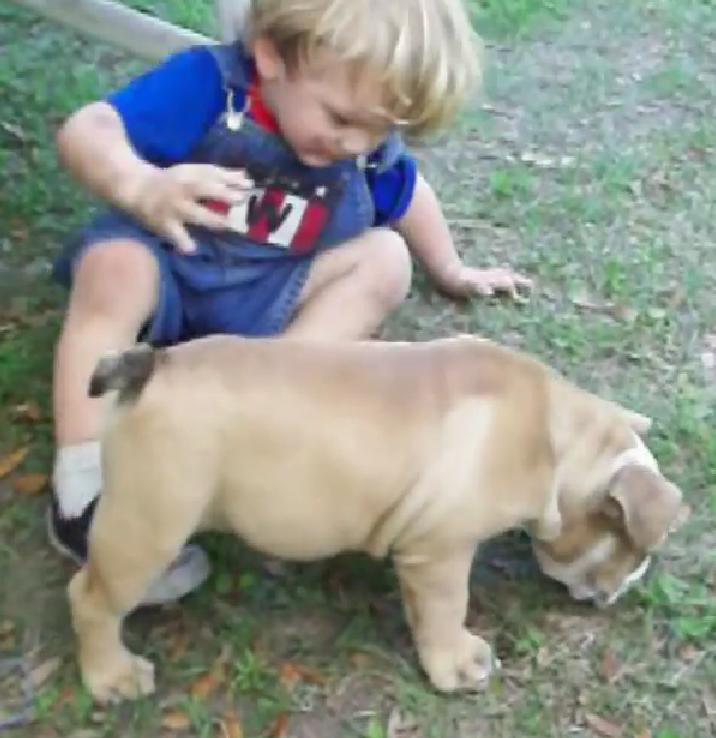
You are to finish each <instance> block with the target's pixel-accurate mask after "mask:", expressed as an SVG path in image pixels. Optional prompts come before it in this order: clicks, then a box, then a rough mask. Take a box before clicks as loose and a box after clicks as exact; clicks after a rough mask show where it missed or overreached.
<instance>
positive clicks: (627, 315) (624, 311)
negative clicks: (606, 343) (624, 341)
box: [610, 305, 639, 323]
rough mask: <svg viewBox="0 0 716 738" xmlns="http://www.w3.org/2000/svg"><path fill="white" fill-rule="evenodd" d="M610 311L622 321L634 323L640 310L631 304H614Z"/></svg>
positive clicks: (616, 318)
mask: <svg viewBox="0 0 716 738" xmlns="http://www.w3.org/2000/svg"><path fill="white" fill-rule="evenodd" d="M610 312H611V315H612V318H614V320H618V321H620V322H621V323H633V322H634V321H635V320H636V319H637V318H638V317H639V311H638V310H636V309H635V308H633V307H630V306H629V305H614V306H612V309H611V311H610Z"/></svg>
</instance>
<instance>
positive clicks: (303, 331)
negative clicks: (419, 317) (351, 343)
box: [286, 228, 412, 339]
mask: <svg viewBox="0 0 716 738" xmlns="http://www.w3.org/2000/svg"><path fill="white" fill-rule="evenodd" d="M411 271H412V270H411V260H410V254H409V253H408V249H407V246H406V245H405V242H404V241H403V239H402V238H401V237H400V235H398V234H397V233H395V232H394V231H391V230H388V229H387V228H373V229H370V230H368V231H366V233H364V234H362V235H361V236H359V237H358V238H356V239H354V240H353V241H351V242H350V243H347V244H345V245H344V246H341V247H340V248H337V249H333V250H330V251H326V252H325V253H323V254H321V255H320V256H319V257H318V258H317V259H316V262H315V264H314V265H313V268H312V269H311V273H310V274H309V277H308V280H307V281H306V284H305V286H304V288H303V291H302V293H301V296H300V298H299V301H298V307H297V309H296V314H295V316H294V318H293V320H292V321H291V323H290V324H289V326H288V328H287V329H286V334H287V335H293V336H299V335H300V336H310V337H315V338H349V339H350V338H368V337H369V336H370V335H371V334H372V333H373V331H375V330H376V329H377V328H378V327H379V326H380V325H381V323H382V322H383V321H384V320H385V318H386V317H387V316H388V314H389V313H390V312H391V311H392V310H393V309H394V308H396V307H397V306H398V305H400V303H401V302H403V300H404V299H405V297H406V295H407V294H408V290H409V289H410V280H411Z"/></svg>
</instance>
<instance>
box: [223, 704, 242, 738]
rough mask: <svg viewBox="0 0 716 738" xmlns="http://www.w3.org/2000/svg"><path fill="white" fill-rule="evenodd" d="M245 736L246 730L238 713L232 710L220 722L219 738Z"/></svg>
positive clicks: (239, 737) (240, 737)
mask: <svg viewBox="0 0 716 738" xmlns="http://www.w3.org/2000/svg"><path fill="white" fill-rule="evenodd" d="M243 736H244V729H243V728H242V727H241V721H240V720H239V716H238V715H237V714H236V712H234V711H233V710H232V711H230V712H228V713H227V714H226V715H225V716H224V717H223V718H222V719H221V720H219V738H243Z"/></svg>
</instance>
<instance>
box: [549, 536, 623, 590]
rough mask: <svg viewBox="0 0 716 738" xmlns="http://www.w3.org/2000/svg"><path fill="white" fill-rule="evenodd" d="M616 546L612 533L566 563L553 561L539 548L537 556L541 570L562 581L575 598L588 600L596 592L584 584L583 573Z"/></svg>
mask: <svg viewBox="0 0 716 738" xmlns="http://www.w3.org/2000/svg"><path fill="white" fill-rule="evenodd" d="M616 546H617V541H616V538H614V536H612V535H605V536H603V537H602V538H600V539H599V540H598V541H597V542H596V543H595V544H594V545H593V546H592V547H591V548H589V549H587V550H586V551H585V552H584V553H583V554H582V555H581V556H580V557H579V558H578V559H575V560H574V561H570V562H569V563H567V564H565V563H563V562H561V561H555V560H554V559H553V558H551V557H550V556H548V555H547V554H546V553H544V552H543V551H541V550H540V549H537V558H538V559H539V562H540V566H541V567H542V571H544V573H545V574H547V576H549V577H552V579H556V580H557V581H558V582H562V584H564V585H565V586H566V587H567V589H569V593H570V595H571V596H572V597H573V598H574V599H575V600H590V599H592V598H593V597H594V596H595V595H596V594H597V593H596V592H595V591H594V590H593V589H592V588H591V587H588V586H587V585H586V584H585V581H584V580H585V575H586V574H587V572H588V571H590V570H591V569H593V568H594V567H596V566H599V565H600V564H602V563H604V562H605V561H606V560H607V559H608V558H609V557H610V556H611V555H612V554H613V553H614V549H615V548H616Z"/></svg>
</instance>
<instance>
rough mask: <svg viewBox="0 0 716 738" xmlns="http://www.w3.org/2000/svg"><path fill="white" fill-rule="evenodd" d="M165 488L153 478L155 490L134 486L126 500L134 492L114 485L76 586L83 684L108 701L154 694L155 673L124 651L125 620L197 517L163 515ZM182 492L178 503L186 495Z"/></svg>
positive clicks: (187, 512) (184, 512) (72, 590)
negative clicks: (158, 486)
mask: <svg viewBox="0 0 716 738" xmlns="http://www.w3.org/2000/svg"><path fill="white" fill-rule="evenodd" d="M115 481H118V480H112V482H115ZM124 481H127V480H124ZM132 481H133V482H134V483H135V485H136V484H137V482H138V480H137V479H136V477H135V479H133V480H132ZM158 481H160V480H158V479H157V478H156V477H154V478H153V479H151V482H152V487H153V488H150V487H149V486H147V488H146V489H145V490H142V488H141V485H137V486H134V487H133V488H131V494H122V493H125V492H128V491H129V488H127V487H122V486H120V487H116V486H113V484H109V485H107V486H106V488H105V492H104V494H103V495H102V497H101V498H100V501H99V503H98V505H97V510H96V513H95V518H94V521H93V524H92V529H91V531H90V537H89V552H88V558H87V563H86V564H85V566H84V567H83V568H82V569H81V570H80V571H79V572H78V573H77V574H76V575H75V576H74V577H73V578H72V580H71V582H70V584H69V598H70V607H71V611H72V624H73V627H74V630H75V632H76V634H77V637H78V640H79V661H80V669H81V672H82V679H83V681H84V683H85V685H86V686H87V688H88V689H89V691H90V692H91V693H92V695H93V697H95V699H97V700H98V701H100V702H107V701H117V700H120V699H123V698H134V697H138V696H140V695H146V694H150V693H151V692H153V691H154V667H153V665H152V663H151V662H149V661H147V660H146V659H143V658H141V657H139V656H136V655H134V654H133V653H131V652H130V651H129V650H128V649H127V648H126V647H125V646H124V643H123V642H122V635H121V627H122V620H123V618H124V616H125V615H126V614H127V613H128V612H130V611H131V610H133V609H134V608H135V607H136V606H137V605H138V604H139V603H140V601H141V599H142V597H143V595H144V594H145V592H146V591H147V588H148V586H149V584H150V583H151V582H152V581H153V580H154V578H155V577H157V576H158V575H159V574H160V573H161V572H162V571H164V569H165V568H166V567H167V566H168V565H169V564H170V562H171V561H172V560H173V559H174V558H175V557H176V555H177V553H178V552H179V550H180V548H181V546H182V545H183V544H184V542H185V541H186V539H187V538H188V537H189V535H190V534H191V533H192V531H193V530H194V527H195V524H196V517H197V516H196V514H195V513H194V512H193V511H192V510H191V509H188V508H185V509H178V508H181V507H182V506H181V505H176V506H175V509H173V510H166V511H165V512H166V515H163V513H162V510H161V507H163V506H162V505H161V504H159V505H158V502H157V501H158V499H159V500H161V493H158V490H157V488H156V487H154V485H157V483H158ZM174 491H176V492H179V494H178V495H177V498H178V499H177V500H176V502H177V503H178V502H179V501H180V500H181V499H182V495H181V490H174ZM142 502H143V503H144V504H142Z"/></svg>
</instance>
